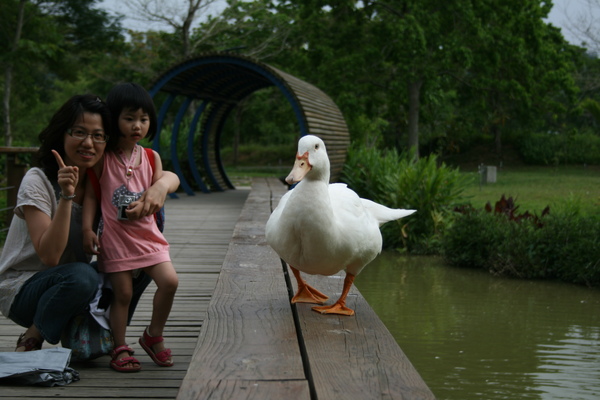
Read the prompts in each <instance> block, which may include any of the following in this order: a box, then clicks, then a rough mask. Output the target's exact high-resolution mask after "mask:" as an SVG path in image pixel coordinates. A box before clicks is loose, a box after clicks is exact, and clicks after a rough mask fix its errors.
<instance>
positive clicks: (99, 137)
mask: <svg viewBox="0 0 600 400" xmlns="http://www.w3.org/2000/svg"><path fill="white" fill-rule="evenodd" d="M67 134H68V135H69V136H71V137H72V138H75V139H77V140H85V139H87V137H88V136H91V137H92V140H93V141H94V142H96V143H106V142H107V141H108V135H107V134H105V133H104V132H94V133H87V131H84V130H83V129H79V128H74V129H67Z"/></svg>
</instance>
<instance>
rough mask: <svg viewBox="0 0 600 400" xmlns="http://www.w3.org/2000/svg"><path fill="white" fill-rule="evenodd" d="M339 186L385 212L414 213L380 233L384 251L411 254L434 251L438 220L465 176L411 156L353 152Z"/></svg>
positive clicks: (356, 149) (439, 226) (440, 224)
mask: <svg viewBox="0 0 600 400" xmlns="http://www.w3.org/2000/svg"><path fill="white" fill-rule="evenodd" d="M342 181H344V182H346V183H347V184H348V186H349V187H350V188H352V189H353V190H354V191H356V192H357V193H358V195H359V196H361V197H364V198H368V199H370V200H373V201H375V202H377V203H381V204H384V205H386V206H388V207H391V208H405V209H416V210H417V213H415V214H413V215H411V216H409V217H406V218H403V219H401V220H398V221H394V222H390V223H387V224H385V225H384V226H383V227H382V233H383V236H384V245H385V246H387V247H396V248H398V247H403V248H407V249H408V250H410V251H411V252H413V253H432V252H436V251H438V249H437V245H436V243H437V240H438V238H439V234H440V232H441V229H442V228H443V224H444V220H445V219H446V217H447V215H448V213H450V212H451V210H452V207H453V205H454V204H455V203H456V202H457V201H458V200H459V198H460V194H461V192H462V189H463V187H464V182H465V176H464V175H461V174H460V173H459V171H458V169H454V168H449V167H447V166H445V165H441V166H438V165H437V158H436V156H434V155H432V156H428V157H421V158H420V159H418V160H415V157H414V154H413V153H410V152H407V153H403V154H398V153H397V152H396V151H395V150H388V151H379V150H377V149H376V148H374V147H360V146H354V147H353V148H351V149H350V152H349V154H348V160H347V162H346V164H345V165H344V169H343V171H342Z"/></svg>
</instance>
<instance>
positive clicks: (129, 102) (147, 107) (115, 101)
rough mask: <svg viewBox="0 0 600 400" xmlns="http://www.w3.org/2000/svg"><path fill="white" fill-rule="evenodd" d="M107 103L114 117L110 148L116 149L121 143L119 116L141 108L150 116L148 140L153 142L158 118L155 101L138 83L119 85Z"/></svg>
mask: <svg viewBox="0 0 600 400" xmlns="http://www.w3.org/2000/svg"><path fill="white" fill-rule="evenodd" d="M106 103H107V104H108V107H109V109H110V112H111V115H112V123H111V125H112V130H113V132H115V134H114V135H111V136H110V139H109V140H108V148H110V149H115V148H116V146H117V143H118V141H119V136H121V132H120V130H119V116H120V115H121V112H122V111H123V110H131V111H137V110H139V109H140V108H141V109H142V110H143V111H144V112H145V113H147V114H148V118H149V119H150V127H149V128H148V133H147V135H146V139H148V140H152V139H154V136H155V135H156V128H157V123H158V122H157V118H156V108H155V107H154V101H153V100H152V97H150V93H148V92H147V91H146V89H144V88H143V87H142V86H140V85H138V84H137V83H132V82H126V83H119V84H117V85H115V86H113V88H112V89H110V92H108V95H107V96H106Z"/></svg>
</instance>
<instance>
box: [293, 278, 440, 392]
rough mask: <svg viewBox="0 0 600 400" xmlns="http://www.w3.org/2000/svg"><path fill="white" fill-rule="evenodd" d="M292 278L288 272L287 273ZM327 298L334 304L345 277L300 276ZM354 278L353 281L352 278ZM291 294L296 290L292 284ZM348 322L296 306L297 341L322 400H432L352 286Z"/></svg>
mask: <svg viewBox="0 0 600 400" xmlns="http://www.w3.org/2000/svg"><path fill="white" fill-rule="evenodd" d="M289 273H290V276H291V271H290V272H289ZM302 275H303V277H304V278H305V279H306V281H307V282H308V283H309V284H310V285H311V286H313V287H315V288H316V289H318V290H320V291H321V292H323V293H324V294H326V295H328V296H329V297H330V298H329V300H328V302H327V303H328V304H330V303H333V302H334V301H336V300H337V299H338V297H339V296H340V293H341V291H342V287H343V281H344V276H345V273H344V272H341V273H340V274H337V275H333V276H328V277H326V276H319V275H314V276H310V275H306V274H302ZM357 279H358V278H357ZM292 280H293V281H294V290H295V289H296V285H295V279H292ZM346 303H347V305H348V307H350V308H352V309H354V311H355V313H356V315H355V316H352V317H347V316H337V315H321V314H319V313H316V312H314V311H312V310H311V307H312V306H314V305H312V304H297V305H296V310H297V312H298V317H299V321H300V326H301V331H302V339H303V340H304V345H305V348H306V351H307V356H308V360H309V363H310V371H311V375H312V378H313V380H314V385H315V390H316V392H317V393H318V397H319V398H321V399H342V398H356V399H365V400H367V399H411V400H415V399H434V398H435V397H434V395H433V393H432V392H431V391H430V390H429V388H428V387H427V385H426V384H425V382H424V381H423V379H422V378H421V376H420V375H419V373H418V372H417V370H416V369H415V368H414V367H413V365H412V364H411V363H410V360H409V359H408V358H407V357H406V355H405V354H404V353H403V352H402V350H401V349H400V347H399V346H398V344H397V343H396V341H395V339H394V338H393V336H392V335H391V333H390V332H389V331H388V329H387V328H386V327H385V325H383V322H381V320H380V319H379V318H378V317H377V315H376V314H375V312H374V311H373V309H372V308H371V307H370V306H369V304H368V303H367V302H366V300H365V299H364V297H362V296H361V295H360V292H359V291H358V289H356V287H355V286H352V289H351V291H350V293H349V295H348V298H347V301H346Z"/></svg>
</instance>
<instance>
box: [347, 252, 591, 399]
mask: <svg viewBox="0 0 600 400" xmlns="http://www.w3.org/2000/svg"><path fill="white" fill-rule="evenodd" d="M355 284H356V286H357V287H358V289H359V290H360V291H361V293H362V294H363V296H364V297H365V298H366V299H367V301H368V302H369V304H370V305H371V307H373V309H374V310H375V311H376V312H377V314H378V315H379V317H380V318H381V319H382V321H383V322H384V323H385V324H386V326H387V327H388V329H389V330H390V331H391V332H392V334H393V335H394V337H395V338H396V341H397V342H398V343H399V344H400V347H401V348H402V350H403V351H404V352H405V353H406V355H407V356H408V358H409V359H410V360H411V362H412V363H413V365H414V366H415V368H416V369H417V370H418V371H419V373H420V374H421V376H422V377H423V379H424V380H425V382H427V384H428V385H429V387H430V388H431V390H432V391H433V392H434V394H435V395H436V397H437V398H438V400H444V399H448V400H475V399H477V400H480V399H486V400H487V399H489V400H493V399H543V400H550V399H552V400H554V399H578V400H587V399H590V400H591V399H598V398H600V290H597V289H588V288H585V287H580V286H575V285H569V284H562V283H557V282H541V281H525V280H513V279H503V278H498V277H493V276H490V275H489V274H487V273H486V272H484V271H475V270H469V269H459V268H450V267H447V266H443V264H442V262H441V260H440V259H438V258H434V257H408V256H399V255H398V254H397V253H392V252H384V253H383V254H381V255H380V256H379V257H378V258H377V259H376V260H375V261H373V262H372V263H371V264H369V265H368V266H367V267H366V268H365V269H364V270H363V271H362V272H361V274H360V275H359V276H358V277H357V278H356V281H355Z"/></svg>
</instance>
